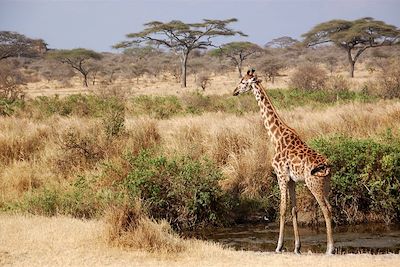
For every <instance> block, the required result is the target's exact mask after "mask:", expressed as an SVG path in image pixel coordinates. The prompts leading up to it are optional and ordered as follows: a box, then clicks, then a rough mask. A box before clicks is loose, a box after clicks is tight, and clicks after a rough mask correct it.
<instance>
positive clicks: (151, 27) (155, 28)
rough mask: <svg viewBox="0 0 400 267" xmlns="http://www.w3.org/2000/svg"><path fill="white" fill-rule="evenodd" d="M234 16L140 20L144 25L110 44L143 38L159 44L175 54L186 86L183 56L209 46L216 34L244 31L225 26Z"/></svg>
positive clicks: (128, 43)
mask: <svg viewBox="0 0 400 267" xmlns="http://www.w3.org/2000/svg"><path fill="white" fill-rule="evenodd" d="M236 21H237V19H235V18H231V19H227V20H211V19H203V22H200V23H184V22H182V21H180V20H172V21H170V22H167V23H164V22H160V21H152V22H148V23H146V24H144V26H145V29H144V30H143V31H141V32H138V33H130V34H127V35H126V36H127V38H129V39H131V40H129V41H123V42H120V43H118V44H116V45H115V46H114V48H126V47H130V46H132V45H137V44H139V43H143V42H146V43H147V44H150V45H155V46H163V47H166V48H168V49H171V50H172V51H173V52H175V53H177V54H179V57H180V61H181V85H182V87H186V68H187V60H188V56H189V54H190V52H191V51H193V50H195V49H206V48H207V47H210V46H213V43H212V39H213V38H214V37H217V36H233V35H236V34H238V35H242V36H245V34H244V33H242V32H240V31H236V30H233V29H230V28H228V24H230V23H232V22H236Z"/></svg>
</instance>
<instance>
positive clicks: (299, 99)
mask: <svg viewBox="0 0 400 267" xmlns="http://www.w3.org/2000/svg"><path fill="white" fill-rule="evenodd" d="M267 93H268V95H270V97H271V99H272V102H273V103H274V105H275V106H276V107H277V108H283V109H288V108H293V107H298V106H305V105H311V106H313V107H315V108H318V107H321V106H322V107H324V106H325V105H333V104H336V103H337V102H338V101H339V102H341V103H344V102H350V101H362V102H365V101H374V100H375V99H376V97H372V96H370V95H368V94H366V93H362V92H361V93H360V92H354V91H346V90H343V91H332V90H329V91H328V90H319V91H304V90H298V89H270V90H268V92H267ZM321 104H323V105H321ZM258 111H259V108H258V106H257V103H256V101H254V96H253V95H251V94H246V95H243V96H241V97H234V96H231V95H212V96H210V95H204V94H202V93H201V92H200V91H198V92H194V93H187V94H185V95H183V96H182V97H180V98H178V97H177V96H138V97H133V98H132V99H131V100H130V101H128V102H124V101H121V100H119V99H117V98H113V97H108V98H104V97H99V96H95V95H80V94H79V95H70V96H67V97H63V98H61V97H59V96H53V97H46V96H40V97H36V98H35V99H33V100H25V101H22V100H20V101H15V102H13V103H9V102H8V101H5V100H0V115H12V114H15V113H16V114H20V115H24V116H26V114H30V116H35V117H38V118H42V117H49V116H52V115H60V116H78V117H94V118H102V122H103V126H104V129H105V132H106V134H107V135H109V136H113V135H118V134H119V133H121V132H122V131H123V129H124V117H125V115H126V114H128V115H134V116H140V115H149V116H150V117H153V118H156V119H169V118H171V117H173V116H178V115H187V114H196V115H200V114H202V113H204V112H226V113H233V114H237V115H241V114H245V113H249V112H258Z"/></svg>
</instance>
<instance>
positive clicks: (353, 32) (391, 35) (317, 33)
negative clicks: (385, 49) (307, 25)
mask: <svg viewBox="0 0 400 267" xmlns="http://www.w3.org/2000/svg"><path fill="white" fill-rule="evenodd" d="M302 36H303V37H304V43H305V44H307V45H308V46H313V45H318V44H323V43H328V42H331V43H334V44H335V45H336V46H338V47H340V48H342V49H344V50H345V51H346V52H347V55H348V60H349V63H350V67H351V68H350V75H351V77H353V76H354V64H355V63H356V61H357V60H358V58H359V57H360V56H361V54H362V53H363V52H364V51H365V50H366V49H367V48H372V47H379V46H389V45H392V44H395V43H399V41H400V30H399V29H397V28H396V26H393V25H388V24H386V23H385V22H383V21H379V20H375V19H373V18H370V17H367V18H361V19H357V20H353V21H348V20H330V21H327V22H323V23H320V24H318V25H316V26H315V27H314V28H313V29H311V30H310V31H309V32H307V33H305V34H303V35H302ZM353 52H354V53H353Z"/></svg>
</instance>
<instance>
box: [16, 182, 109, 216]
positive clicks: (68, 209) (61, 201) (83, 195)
mask: <svg viewBox="0 0 400 267" xmlns="http://www.w3.org/2000/svg"><path fill="white" fill-rule="evenodd" d="M90 182H92V181H88V180H87V178H85V177H83V176H78V177H77V178H76V179H75V180H74V181H73V182H71V184H70V185H69V186H67V188H64V190H61V189H56V188H44V189H40V190H37V191H33V192H30V193H29V194H27V195H25V197H24V199H23V200H22V201H20V202H17V203H16V204H15V205H16V206H17V207H18V208H19V209H20V210H23V211H27V212H29V213H32V214H38V215H45V216H55V215H59V214H62V215H69V216H73V217H76V218H85V219H90V218H93V217H97V216H98V215H100V214H102V213H103V210H104V208H105V206H106V205H107V198H106V197H104V196H103V195H102V194H101V192H96V190H95V189H94V188H92V187H91V185H90Z"/></svg>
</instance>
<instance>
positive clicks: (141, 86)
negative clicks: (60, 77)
mask: <svg viewBox="0 0 400 267" xmlns="http://www.w3.org/2000/svg"><path fill="white" fill-rule="evenodd" d="M293 73H294V68H289V69H286V70H284V71H282V73H281V76H278V77H276V78H275V82H274V83H271V82H266V85H267V88H288V86H289V83H290V77H291V76H292V75H293ZM335 75H341V76H343V77H348V76H349V74H348V70H347V69H343V70H337V71H336V72H335ZM377 76H378V73H374V74H371V73H370V72H368V71H367V70H366V68H365V66H364V65H363V64H356V72H355V77H354V78H353V79H351V87H352V88H353V89H359V88H361V87H362V85H363V84H364V83H365V82H367V81H371V80H376V78H377ZM165 77H167V79H165ZM262 79H263V80H266V79H264V78H263V77H262ZM196 81H197V79H196V76H195V75H188V77H187V84H188V87H187V88H185V89H182V88H181V87H180V84H179V83H178V82H176V81H175V79H173V78H172V77H171V76H170V75H167V74H162V75H160V77H159V78H154V77H153V76H147V75H145V76H143V77H140V78H139V80H138V83H132V82H130V81H127V80H118V81H116V82H115V83H114V84H113V85H112V86H110V88H111V89H112V90H114V88H118V89H119V90H118V91H119V92H121V91H122V92H129V93H130V94H134V95H150V94H151V95H159V96H163V95H182V94H185V93H187V92H194V91H198V90H201V91H202V89H201V88H200V86H198V84H197V82H196ZM238 82H239V80H238V77H237V73H236V71H234V72H228V73H225V74H224V75H221V74H219V73H218V74H212V75H210V80H209V85H208V86H207V88H206V90H205V91H204V94H206V95H223V94H231V93H232V91H233V89H234V88H235V87H236V85H237V83H238ZM27 87H28V89H27V91H26V95H27V97H30V98H33V97H36V96H43V95H46V96H51V95H56V94H57V95H60V96H66V95H71V94H79V93H82V94H90V93H93V92H95V93H100V94H101V93H102V91H104V90H103V87H104V86H102V85H98V86H91V87H89V88H86V87H83V86H82V81H81V80H80V79H79V78H78V77H75V78H74V79H72V81H71V85H67V86H65V85H63V84H61V83H59V82H56V81H50V82H47V81H40V82H35V83H28V85H27Z"/></svg>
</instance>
